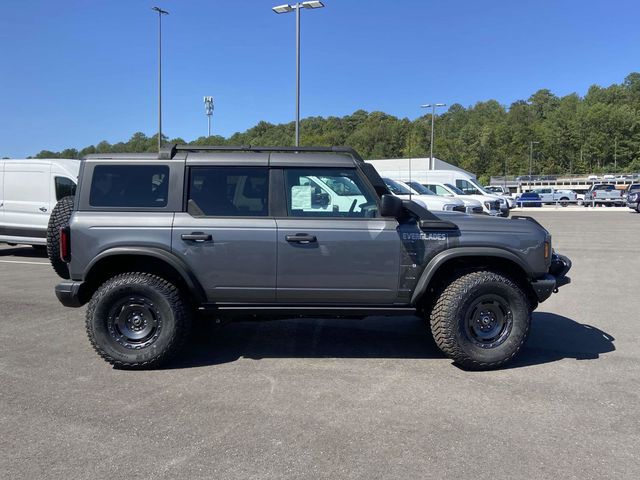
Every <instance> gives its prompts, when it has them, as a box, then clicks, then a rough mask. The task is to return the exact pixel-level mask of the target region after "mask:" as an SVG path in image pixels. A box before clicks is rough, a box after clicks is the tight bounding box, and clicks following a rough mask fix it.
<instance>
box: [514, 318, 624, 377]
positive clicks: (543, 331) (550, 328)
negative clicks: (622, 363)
mask: <svg viewBox="0 0 640 480" xmlns="http://www.w3.org/2000/svg"><path fill="white" fill-rule="evenodd" d="M614 340H615V338H613V336H611V335H609V334H608V333H607V332H603V331H602V330H600V329H598V328H596V327H593V326H591V325H587V324H584V323H578V322H576V321H575V320H571V319H570V318H567V317H563V316H562V315H556V314H555V313H549V312H536V313H534V314H533V322H532V323H531V331H530V332H529V338H528V339H527V341H526V343H525V344H524V346H523V347H522V350H521V351H520V353H519V354H518V356H517V357H516V358H515V359H514V361H513V362H512V363H510V364H509V365H507V366H506V368H518V367H527V366H530V365H539V364H542V363H549V362H555V361H558V360H562V359H564V358H571V359H575V360H595V359H598V358H600V355H602V354H604V353H609V352H613V351H614V350H615V349H616V347H615V345H614V344H613V342H614Z"/></svg>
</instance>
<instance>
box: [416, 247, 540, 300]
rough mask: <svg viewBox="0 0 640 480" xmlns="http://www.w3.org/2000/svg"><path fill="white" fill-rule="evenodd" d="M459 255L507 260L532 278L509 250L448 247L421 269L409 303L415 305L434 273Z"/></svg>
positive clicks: (523, 263)
mask: <svg viewBox="0 0 640 480" xmlns="http://www.w3.org/2000/svg"><path fill="white" fill-rule="evenodd" d="M461 257H496V258H501V259H504V260H509V261H511V262H513V263H514V264H516V265H517V266H518V267H520V268H521V269H522V270H523V271H524V272H525V273H526V274H527V276H528V277H529V278H530V279H531V278H533V272H532V271H531V269H530V268H529V266H528V265H527V264H526V262H524V261H523V260H522V259H521V258H520V257H518V256H517V255H516V254H515V253H512V252H510V251H509V250H505V249H502V248H495V247H455V248H450V249H448V250H445V251H443V252H440V253H439V254H437V255H436V256H435V257H433V258H432V259H431V260H430V261H429V263H428V264H427V266H426V267H425V269H424V270H423V271H422V275H420V279H419V280H418V283H417V284H416V288H415V289H414V290H413V295H412V296H411V305H416V303H417V302H418V300H419V299H420V297H421V296H422V295H423V294H424V293H425V292H426V291H427V288H429V284H430V283H431V280H432V279H433V276H434V275H435V273H436V272H437V271H438V269H439V268H440V267H441V266H442V265H443V264H444V263H445V262H447V261H449V260H451V259H453V258H461Z"/></svg>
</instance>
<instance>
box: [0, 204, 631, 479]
mask: <svg viewBox="0 0 640 480" xmlns="http://www.w3.org/2000/svg"><path fill="white" fill-rule="evenodd" d="M601 210H602V211H592V212H588V213H585V212H582V211H581V212H572V211H536V212H527V214H531V215H533V216H534V217H535V218H537V219H538V220H539V221H540V222H541V223H542V224H543V225H545V226H546V227H547V228H548V229H549V230H550V231H551V232H552V234H553V236H554V247H555V248H556V249H557V250H558V251H560V252H561V253H563V254H566V255H568V256H569V257H570V258H571V259H572V260H573V262H574V265H573V269H572V271H571V277H572V279H573V283H572V284H571V285H569V286H567V287H564V288H563V289H562V290H561V292H560V293H559V294H557V295H554V296H553V297H552V298H551V299H550V300H549V301H548V302H545V303H543V304H542V305H541V306H540V308H539V309H538V311H537V312H536V313H535V314H534V322H533V326H532V331H531V336H530V338H529V340H528V342H527V343H526V345H525V348H524V350H523V351H522V352H521V354H520V356H519V358H518V359H517V361H516V362H515V363H514V364H512V365H510V367H509V368H506V369H503V370H499V371H494V372H465V371H462V370H460V369H458V368H456V367H455V366H453V365H452V364H451V362H450V361H449V360H447V359H446V358H444V357H443V356H442V355H441V354H440V352H439V351H438V349H437V347H436V346H435V344H434V343H433V341H432V340H430V339H429V338H428V337H427V331H426V330H425V328H424V326H423V325H422V323H421V321H419V320H418V319H417V318H413V317H407V318H400V319H398V318H371V319H368V320H365V321H356V320H344V321H336V320H284V321H278V322H263V323H249V322H248V323H237V324H230V325H226V326H223V327H219V328H215V327H214V328H200V329H199V330H198V335H197V336H196V338H195V339H194V340H193V342H192V343H191V348H190V350H189V351H188V352H185V353H184V354H183V355H182V356H181V357H180V358H179V359H178V360H176V361H174V362H173V363H172V364H171V365H169V366H168V367H167V368H165V369H162V370H156V371H142V372H129V371H119V370H114V369H112V368H111V367H110V366H109V365H107V364H106V363H105V362H103V361H102V360H101V359H100V358H99V357H98V356H97V355H96V354H95V353H94V352H93V351H92V349H91V347H90V345H89V342H88V340H87V338H86V335H85V331H84V309H77V310H74V309H66V308H64V307H62V306H61V305H59V304H58V302H57V300H56V299H55V296H54V294H53V286H54V285H55V283H56V281H57V277H56V275H55V274H54V272H53V270H52V269H51V268H50V267H49V266H48V264H47V263H46V258H43V256H42V255H41V254H39V253H37V252H35V251H34V250H32V249H31V248H11V247H8V246H6V245H5V246H2V247H0V384H1V390H0V472H2V474H0V476H2V477H3V478H7V479H23V478H24V479H35V478H38V479H43V478H56V479H58V478H69V479H84V478H86V479H103V478H104V479H107V478H109V479H111V478H128V479H148V478H154V479H156V478H157V479H165V478H166V479H176V478H188V479H200V478H201V479H254V478H255V479H259V478H278V479H281V478H314V479H316V478H331V479H338V478H340V479H343V478H349V479H350V478H363V479H364V478H366V479H375V478H403V479H409V478H420V479H426V478H434V479H442V478H456V479H458V478H474V479H502V478H504V479H514V478H527V479H538V478H539V479H547V478H553V477H555V478H562V479H573V478H575V479H591V478H603V479H604V478H616V479H621V478H624V479H627V478H628V479H637V478H640V455H639V452H640V342H639V340H640V325H639V322H640V319H639V315H638V313H639V312H640V295H639V283H638V278H639V277H638V272H639V267H640V259H639V254H640V244H639V243H638V241H639V239H640V215H638V214H634V213H631V212H630V211H629V210H628V209H626V208H625V209H615V211H610V210H611V209H601Z"/></svg>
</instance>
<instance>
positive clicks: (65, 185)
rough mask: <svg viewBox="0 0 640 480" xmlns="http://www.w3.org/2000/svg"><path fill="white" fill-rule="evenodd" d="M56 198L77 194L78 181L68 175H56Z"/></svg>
mask: <svg viewBox="0 0 640 480" xmlns="http://www.w3.org/2000/svg"><path fill="white" fill-rule="evenodd" d="M55 184H56V200H60V199H62V198H64V197H68V196H70V195H75V194H76V182H74V181H73V180H71V179H70V178H67V177H56V178H55Z"/></svg>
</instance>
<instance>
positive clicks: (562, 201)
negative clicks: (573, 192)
mask: <svg viewBox="0 0 640 480" xmlns="http://www.w3.org/2000/svg"><path fill="white" fill-rule="evenodd" d="M560 206H562V207H568V206H569V199H568V198H567V197H562V198H561V199H560Z"/></svg>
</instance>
